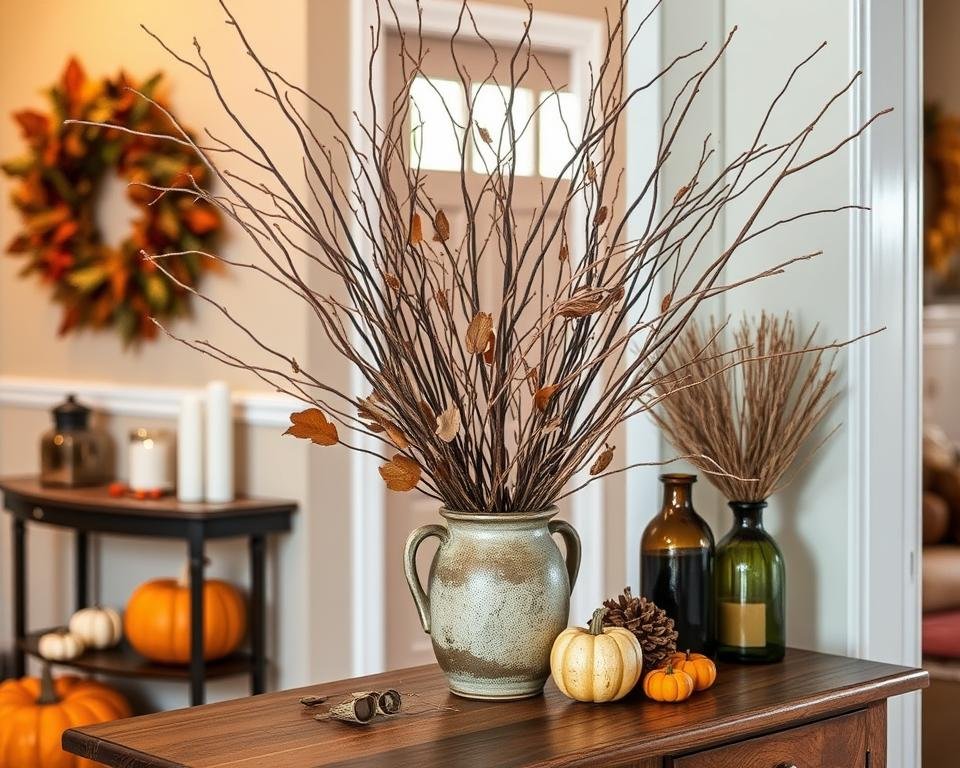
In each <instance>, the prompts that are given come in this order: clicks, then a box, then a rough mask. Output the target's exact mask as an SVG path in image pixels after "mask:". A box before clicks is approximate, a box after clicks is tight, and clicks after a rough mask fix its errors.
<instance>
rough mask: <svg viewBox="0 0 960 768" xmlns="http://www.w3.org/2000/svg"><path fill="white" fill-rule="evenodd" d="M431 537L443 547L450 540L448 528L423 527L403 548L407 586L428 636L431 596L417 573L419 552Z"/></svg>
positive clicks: (440, 526) (411, 536)
mask: <svg viewBox="0 0 960 768" xmlns="http://www.w3.org/2000/svg"><path fill="white" fill-rule="evenodd" d="M431 536H436V537H437V538H438V539H440V544H441V546H442V545H443V544H445V543H446V541H447V539H448V538H449V533H448V532H447V529H446V528H444V527H443V526H442V525H437V524H436V523H433V524H431V525H421V526H420V527H419V528H417V529H416V530H415V531H414V532H413V533H411V534H410V536H409V537H407V543H406V544H405V545H404V547H403V572H404V574H405V575H406V577H407V585H408V586H409V587H410V594H411V595H413V601H414V602H415V603H416V604H417V612H418V613H419V614H420V623H421V624H422V625H423V631H424V632H426V633H427V634H428V635H429V634H430V596H429V595H428V594H427V593H426V592H425V591H424V589H423V584H421V582H420V575H419V574H418V573H417V550H418V549H420V545H421V544H422V543H423V542H424V539H428V538H430V537H431Z"/></svg>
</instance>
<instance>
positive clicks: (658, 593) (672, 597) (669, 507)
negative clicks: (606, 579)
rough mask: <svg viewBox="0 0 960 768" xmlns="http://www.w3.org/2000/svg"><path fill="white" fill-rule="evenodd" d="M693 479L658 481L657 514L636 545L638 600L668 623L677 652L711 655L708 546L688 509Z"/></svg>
mask: <svg viewBox="0 0 960 768" xmlns="http://www.w3.org/2000/svg"><path fill="white" fill-rule="evenodd" d="M696 480H697V476H696V475H682V474H669V475H661V476H660V481H661V482H662V483H663V508H662V509H661V510H660V514H659V515H657V516H656V517H655V518H653V520H651V521H650V524H649V525H647V528H646V530H644V532H643V538H642V539H641V540H640V594H641V595H643V596H644V597H645V598H647V599H648V600H653V602H655V603H656V604H657V605H658V606H660V607H661V608H663V610H665V611H666V612H667V615H668V616H669V617H670V618H672V619H673V621H674V626H675V627H676V629H677V632H678V633H679V637H678V638H677V648H678V649H682V650H685V651H686V650H690V651H694V652H696V653H705V654H708V655H710V656H712V655H713V654H714V652H715V616H716V613H715V608H714V599H715V598H714V584H713V568H714V562H713V561H714V543H713V534H712V533H711V532H710V526H708V525H707V523H706V522H705V521H704V520H703V518H701V517H700V516H699V515H698V514H697V513H696V512H695V511H694V509H693V499H692V491H693V484H694V483H695V482H696Z"/></svg>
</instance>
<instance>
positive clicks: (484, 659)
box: [404, 509, 580, 699]
mask: <svg viewBox="0 0 960 768" xmlns="http://www.w3.org/2000/svg"><path fill="white" fill-rule="evenodd" d="M556 513H557V510H556V509H548V510H545V511H543V512H539V513H534V514H529V515H527V514H511V515H468V514H460V513H457V512H451V511H449V510H446V509H444V510H441V512H440V514H441V515H442V516H443V518H444V519H445V521H446V525H445V526H444V525H424V526H422V527H420V528H418V529H417V530H415V531H414V532H413V533H411V534H410V537H409V538H408V539H407V544H406V548H405V550H404V569H405V571H406V576H407V583H408V584H409V585H410V591H411V593H412V594H413V599H414V601H415V602H416V604H417V610H418V611H419V613H420V621H421V623H422V624H423V629H424V631H425V632H427V633H429V634H430V638H431V640H432V641H433V650H434V653H435V654H436V656H437V661H438V662H439V664H440V667H441V668H442V669H443V671H444V672H445V673H446V676H447V680H448V681H449V683H450V690H451V691H452V692H453V693H455V694H457V695H459V696H465V697H467V698H474V699H522V698H527V697H529V696H536V695H537V694H539V693H540V692H541V691H542V690H543V685H544V683H545V682H546V681H547V677H548V676H549V675H550V649H551V647H552V646H553V641H554V640H555V639H556V637H557V635H559V634H560V632H562V631H563V630H564V629H565V628H566V626H567V618H568V613H569V610H570V591H571V590H572V589H573V585H574V583H575V582H576V579H577V572H578V571H579V570H580V537H579V536H577V532H576V531H575V530H574V529H573V527H572V526H571V525H570V524H569V523H567V522H565V521H563V520H551V518H552V517H553V516H554V515H555V514H556ZM555 533H556V534H559V535H560V536H561V537H562V538H563V540H564V544H565V548H566V560H564V557H563V555H562V554H561V553H560V549H559V547H558V546H557V544H556V541H555V540H554V539H553V534H555ZM430 536H435V537H437V538H438V539H439V540H440V546H439V548H438V549H437V553H436V555H435V556H434V558H433V564H432V565H431V567H430V578H429V580H428V584H427V590H426V591H424V589H423V586H422V584H421V581H420V577H419V575H418V574H417V565H416V559H417V549H418V548H419V546H420V544H421V543H422V542H423V541H424V539H426V538H428V537H430Z"/></svg>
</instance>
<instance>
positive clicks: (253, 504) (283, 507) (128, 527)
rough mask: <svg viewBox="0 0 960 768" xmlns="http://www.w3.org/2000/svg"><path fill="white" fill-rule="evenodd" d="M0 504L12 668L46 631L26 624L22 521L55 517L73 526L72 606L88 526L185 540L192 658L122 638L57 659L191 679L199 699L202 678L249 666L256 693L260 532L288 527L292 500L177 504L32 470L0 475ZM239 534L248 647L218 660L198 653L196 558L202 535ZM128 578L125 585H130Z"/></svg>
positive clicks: (81, 602)
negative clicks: (46, 478) (46, 480)
mask: <svg viewBox="0 0 960 768" xmlns="http://www.w3.org/2000/svg"><path fill="white" fill-rule="evenodd" d="M0 491H3V505H4V507H5V508H6V510H7V511H8V512H10V513H11V514H12V515H13V591H14V601H13V627H14V634H15V637H16V643H17V647H16V653H15V656H14V673H15V674H16V675H17V676H22V675H23V673H24V667H25V663H24V661H25V655H26V654H30V655H34V656H38V655H39V654H38V653H37V641H38V640H39V637H40V635H42V634H43V632H45V631H49V630H43V631H41V632H33V633H28V631H27V565H26V555H27V549H26V532H27V523H28V522H31V523H41V524H44V525H55V526H60V527H62V528H72V529H73V530H75V531H76V608H77V609H78V610H79V609H80V608H84V607H86V606H87V605H89V599H88V586H89V575H88V565H89V563H88V560H89V553H88V540H87V537H88V534H89V533H113V534H123V535H128V536H151V537H152V536H163V537H167V538H177V539H183V540H185V541H186V542H187V547H188V556H189V560H188V562H189V566H190V593H191V594H190V624H191V638H190V641H191V648H190V651H191V659H190V664H189V666H187V667H177V666H169V665H164V664H153V663H151V662H149V661H147V660H146V659H143V658H142V657H140V656H138V655H137V654H135V653H134V652H133V651H132V649H130V648H129V647H128V646H127V645H126V644H123V645H121V646H120V647H119V648H117V649H112V650H108V651H91V652H88V653H85V654H84V655H83V656H81V657H79V658H77V659H74V660H73V661H68V662H57V663H58V664H60V665H61V666H67V667H74V668H76V669H81V670H84V671H87V672H95V673H99V674H105V675H115V676H121V677H142V678H162V679H168V680H169V679H182V680H189V681H190V699H191V703H193V704H195V705H196V704H202V703H203V700H204V689H205V681H206V679H208V678H213V677H226V676H228V675H236V674H249V675H250V688H251V692H252V693H263V691H264V689H265V676H266V641H265V634H264V632H265V627H266V602H265V593H264V589H265V581H266V572H265V559H266V536H267V534H269V533H274V532H279V531H289V530H290V516H291V515H292V514H293V513H294V512H295V511H296V509H297V505H296V502H293V501H286V500H281V499H252V498H239V499H237V500H236V501H232V502H229V503H226V504H181V503H180V502H178V501H177V499H176V498H175V497H164V498H161V499H157V500H142V501H141V500H137V499H131V498H114V497H113V496H111V495H110V494H109V493H108V491H107V488H106V487H96V488H47V487H44V486H42V485H41V484H40V482H39V480H38V479H37V478H35V477H27V478H23V477H21V478H4V479H0ZM238 536H243V537H247V538H248V539H249V541H250V653H236V654H233V655H231V656H228V657H227V658H225V659H220V660H219V661H215V662H210V663H209V664H208V663H206V662H204V660H203V591H202V590H203V566H204V545H205V542H206V541H207V539H221V538H230V537H238ZM132 587H133V585H131V588H132Z"/></svg>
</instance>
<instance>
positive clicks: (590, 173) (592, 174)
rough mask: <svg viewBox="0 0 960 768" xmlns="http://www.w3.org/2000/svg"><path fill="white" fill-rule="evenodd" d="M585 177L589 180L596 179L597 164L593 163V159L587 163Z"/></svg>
mask: <svg viewBox="0 0 960 768" xmlns="http://www.w3.org/2000/svg"><path fill="white" fill-rule="evenodd" d="M587 179H588V180H589V181H596V180H597V166H595V165H594V164H593V161H592V160H591V161H590V162H588V163H587Z"/></svg>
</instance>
